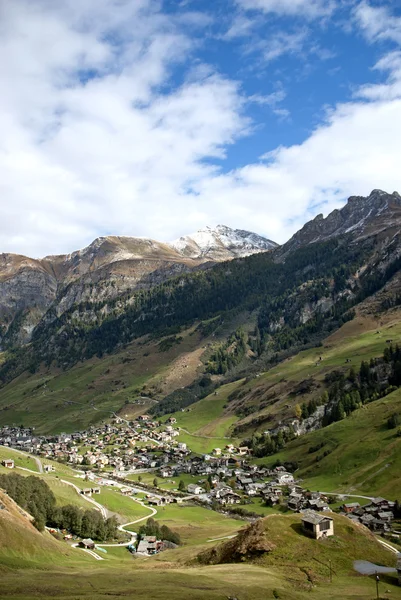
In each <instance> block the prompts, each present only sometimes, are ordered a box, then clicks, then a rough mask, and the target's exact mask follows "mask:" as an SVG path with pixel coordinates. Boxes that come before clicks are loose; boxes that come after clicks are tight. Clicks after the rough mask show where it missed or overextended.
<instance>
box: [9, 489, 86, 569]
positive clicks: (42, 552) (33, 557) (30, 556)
mask: <svg viewBox="0 0 401 600" xmlns="http://www.w3.org/2000/svg"><path fill="white" fill-rule="evenodd" d="M76 552H77V551H74V550H73V549H71V548H70V547H69V546H68V545H67V544H65V543H61V542H58V541H56V540H55V539H54V538H52V536H51V535H50V534H49V533H47V532H44V533H39V531H38V530H37V529H35V527H34V526H33V525H32V523H31V520H30V518H29V515H27V513H25V511H23V510H22V509H21V508H20V507H19V506H18V505H17V504H16V503H15V502H14V500H12V499H11V498H10V497H9V496H8V495H7V494H6V493H5V492H3V490H1V489H0V564H1V565H2V567H3V568H6V567H16V566H17V567H18V568H23V567H29V568H32V567H33V568H35V567H38V566H43V565H44V564H46V565H48V566H50V565H53V566H56V565H60V564H63V563H68V562H70V564H71V566H77V565H78V562H79V561H78V558H79V559H83V561H84V563H85V564H86V563H89V562H90V561H89V557H87V556H83V557H82V556H79V557H78V556H76ZM82 554H83V553H82Z"/></svg>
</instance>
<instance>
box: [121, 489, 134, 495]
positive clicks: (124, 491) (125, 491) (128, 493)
mask: <svg viewBox="0 0 401 600" xmlns="http://www.w3.org/2000/svg"><path fill="white" fill-rule="evenodd" d="M120 492H121V493H122V495H123V496H129V495H130V494H131V493H132V489H131V488H130V487H122V488H121V489H120Z"/></svg>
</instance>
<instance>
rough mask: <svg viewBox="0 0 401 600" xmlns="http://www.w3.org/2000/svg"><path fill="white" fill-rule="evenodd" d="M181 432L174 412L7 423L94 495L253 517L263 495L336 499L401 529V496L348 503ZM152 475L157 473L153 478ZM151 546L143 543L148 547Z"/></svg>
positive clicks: (317, 508) (277, 499)
mask: <svg viewBox="0 0 401 600" xmlns="http://www.w3.org/2000/svg"><path fill="white" fill-rule="evenodd" d="M179 435H180V430H179V428H178V427H177V426H176V419H175V418H174V417H170V418H168V419H167V420H166V422H165V423H161V422H158V421H153V420H152V419H151V418H150V417H149V416H148V415H140V416H139V417H137V418H136V419H135V420H132V421H126V420H123V419H121V418H120V417H118V416H114V417H113V419H112V421H111V422H110V423H106V424H104V425H101V426H98V427H92V428H90V429H88V430H87V431H83V432H75V433H71V434H65V433H62V434H60V435H55V436H40V435H36V434H35V431H34V430H33V429H28V428H23V427H3V428H1V429H0V445H2V446H3V447H6V448H7V447H9V448H13V449H19V450H22V451H24V452H27V453H30V454H32V455H33V456H38V457H41V458H44V459H49V460H52V461H58V462H61V463H66V464H68V465H70V466H71V467H73V468H75V469H78V470H80V472H82V474H83V475H82V476H83V477H84V478H85V481H86V482H87V486H86V487H84V488H83V489H82V490H81V492H80V493H81V494H83V495H84V496H86V497H92V496H95V495H97V494H99V493H100V488H101V486H103V485H111V484H112V485H114V486H118V489H119V492H120V493H121V494H122V495H126V496H135V495H136V494H137V493H138V490H142V491H143V492H145V494H146V496H145V498H146V500H145V501H146V504H147V505H148V506H149V507H158V506H166V505H168V504H170V503H180V502H183V501H184V500H185V501H186V502H187V501H192V502H195V503H198V504H202V505H204V506H206V507H208V508H210V509H212V510H217V511H220V512H227V513H231V514H236V515H237V516H238V517H239V518H244V519H248V520H252V519H255V518H257V517H258V516H259V515H258V514H256V513H255V512H254V510H253V507H254V506H255V503H256V502H258V504H259V505H262V506H265V507H267V508H270V509H271V510H272V511H279V512H286V511H288V512H289V511H293V512H297V513H299V512H301V513H308V514H310V512H311V511H312V512H313V513H314V514H319V513H324V514H326V515H327V514H328V513H330V512H331V511H332V510H333V504H334V505H335V507H334V509H335V510H336V511H337V512H340V513H342V514H344V515H346V516H348V518H350V519H351V520H353V521H355V522H358V523H361V524H362V525H365V526H366V527H368V528H369V529H371V530H372V531H374V532H377V533H381V534H388V535H395V536H397V537H398V535H399V533H398V531H397V530H396V528H394V527H393V521H394V519H395V518H396V517H399V514H398V510H399V509H398V505H397V504H396V503H395V502H393V501H389V500H386V499H384V498H371V499H369V500H367V501H366V503H364V504H362V505H361V504H360V503H359V502H348V503H347V502H345V498H346V496H344V498H342V497H341V496H338V495H337V497H334V496H332V495H330V494H323V493H320V492H318V491H309V490H306V489H304V488H303V487H302V481H300V480H296V478H294V474H293V473H290V472H289V471H287V470H286V468H285V467H284V466H282V465H277V466H275V467H273V468H267V467H265V466H262V465H258V464H253V463H252V456H251V453H250V451H249V449H248V448H247V447H235V446H233V445H232V444H227V445H226V446H225V448H215V449H214V450H213V452H211V453H210V454H203V455H199V454H195V453H193V452H191V449H190V448H188V447H187V444H186V443H184V442H180V441H179V439H177V438H179ZM2 465H3V466H4V467H6V468H9V469H12V468H13V467H14V462H13V460H12V459H7V458H5V459H4V460H3V461H2ZM53 469H54V467H53V466H52V465H51V464H44V471H45V472H51V471H52V470H53ZM149 476H150V477H151V478H153V480H152V479H151V480H150V481H149ZM166 484H168V486H167V485H166ZM166 488H167V489H166ZM341 500H344V501H343V502H341ZM315 520H316V518H315ZM151 538H152V539H151V540H148V541H149V544H150V545H149V548H148V550H146V553H148V554H151V553H154V552H158V551H160V549H161V547H162V546H161V544H160V543H159V542H160V540H153V537H152V536H151ZM144 541H145V542H146V541H147V540H144ZM144 548H145V546H144V544H142V546H141V551H143V550H144ZM132 550H133V548H132V547H131V551H132Z"/></svg>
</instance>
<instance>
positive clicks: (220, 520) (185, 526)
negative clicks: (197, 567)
mask: <svg viewBox="0 0 401 600" xmlns="http://www.w3.org/2000/svg"><path fill="white" fill-rule="evenodd" d="M154 518H155V519H157V521H159V522H160V524H161V525H167V527H170V529H173V530H174V531H176V532H177V533H179V534H180V536H181V539H182V541H183V542H184V544H188V545H195V544H203V543H205V542H207V541H208V540H210V539H214V538H219V537H223V536H227V535H233V534H234V533H236V532H237V531H238V530H239V529H241V527H243V526H244V521H239V520H235V519H231V518H229V517H226V516H224V515H222V514H220V513H217V512H214V511H212V510H208V509H207V508H202V507H201V506H187V505H182V504H170V505H168V506H165V507H160V508H158V513H157V515H155V517H154Z"/></svg>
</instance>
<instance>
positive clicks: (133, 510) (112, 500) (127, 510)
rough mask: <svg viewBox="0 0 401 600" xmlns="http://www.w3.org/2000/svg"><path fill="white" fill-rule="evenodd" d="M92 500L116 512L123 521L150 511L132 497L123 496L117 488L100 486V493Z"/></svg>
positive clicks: (147, 513)
mask: <svg viewBox="0 0 401 600" xmlns="http://www.w3.org/2000/svg"><path fill="white" fill-rule="evenodd" d="M94 500H96V502H99V503H100V504H102V505H103V506H104V507H105V508H107V509H108V510H110V511H111V512H114V513H118V514H119V515H120V516H121V518H122V521H123V522H125V523H128V522H129V521H134V520H135V519H139V518H141V517H146V516H150V515H151V512H152V511H151V510H150V509H148V508H146V507H144V506H142V505H141V504H139V503H138V502H135V500H133V499H132V498H130V497H128V496H123V495H122V494H121V492H120V491H118V489H116V490H113V489H109V488H106V487H101V488H100V494H96V496H94Z"/></svg>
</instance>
